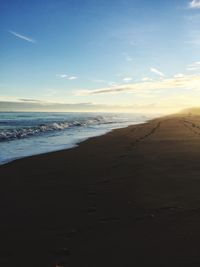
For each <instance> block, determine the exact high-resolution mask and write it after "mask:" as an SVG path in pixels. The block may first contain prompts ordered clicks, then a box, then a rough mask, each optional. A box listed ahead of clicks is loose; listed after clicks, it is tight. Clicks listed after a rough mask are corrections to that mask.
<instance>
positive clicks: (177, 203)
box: [0, 115, 200, 267]
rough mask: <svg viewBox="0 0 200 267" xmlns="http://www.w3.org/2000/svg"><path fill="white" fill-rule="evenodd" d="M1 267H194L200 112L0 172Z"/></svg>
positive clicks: (197, 257)
mask: <svg viewBox="0 0 200 267" xmlns="http://www.w3.org/2000/svg"><path fill="white" fill-rule="evenodd" d="M0 177H1V182H0V206H1V208H0V210H1V220H0V232H1V233H0V237H1V238H0V244H1V246H0V266H6V267H11V266H12V267H13V266H14V267H25V266H26V267H27V266H28V267H51V266H52V267H53V266H54V267H56V266H64V267H68V266H69V267H110V266H113V267H114V266H115V267H116V266H119V267H125V266H137V267H140V266H170V267H172V266H176V267H177V266H181V267H183V266H188V267H189V266H190V267H191V266H200V253H199V246H200V116H184V115H174V116H168V117H163V118H159V119H155V120H152V121H150V122H148V123H144V124H140V125H135V126H129V127H127V128H124V129H117V130H114V131H112V132H110V133H108V134H106V135H104V136H101V137H96V138H91V139H89V140H87V141H85V142H83V143H81V144H80V145H79V147H77V148H74V149H69V150H63V151H59V152H53V153H48V154H44V155H38V156H33V157H28V158H24V159H21V160H16V161H14V162H11V163H9V164H6V165H3V166H1V167H0Z"/></svg>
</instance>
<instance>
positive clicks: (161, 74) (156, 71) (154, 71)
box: [150, 68, 165, 77]
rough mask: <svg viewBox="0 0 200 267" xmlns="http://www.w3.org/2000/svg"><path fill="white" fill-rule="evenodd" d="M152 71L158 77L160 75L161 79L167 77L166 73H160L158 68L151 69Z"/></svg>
mask: <svg viewBox="0 0 200 267" xmlns="http://www.w3.org/2000/svg"><path fill="white" fill-rule="evenodd" d="M150 71H151V72H153V73H155V74H156V75H159V76H160V77H164V76H165V74H164V73H162V72H161V71H159V70H158V69H156V68H150Z"/></svg>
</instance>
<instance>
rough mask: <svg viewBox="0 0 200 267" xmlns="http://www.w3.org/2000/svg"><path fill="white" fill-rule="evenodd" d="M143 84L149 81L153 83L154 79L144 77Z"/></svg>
mask: <svg viewBox="0 0 200 267" xmlns="http://www.w3.org/2000/svg"><path fill="white" fill-rule="evenodd" d="M142 81H143V82H149V81H153V79H151V78H149V77H144V78H142Z"/></svg>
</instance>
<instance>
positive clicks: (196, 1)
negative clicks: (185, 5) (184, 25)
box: [189, 0, 200, 9]
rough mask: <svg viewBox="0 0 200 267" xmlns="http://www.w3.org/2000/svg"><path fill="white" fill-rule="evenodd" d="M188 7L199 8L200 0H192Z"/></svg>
mask: <svg viewBox="0 0 200 267" xmlns="http://www.w3.org/2000/svg"><path fill="white" fill-rule="evenodd" d="M189 7H190V8H194V9H198V8H200V0H192V1H190V3H189Z"/></svg>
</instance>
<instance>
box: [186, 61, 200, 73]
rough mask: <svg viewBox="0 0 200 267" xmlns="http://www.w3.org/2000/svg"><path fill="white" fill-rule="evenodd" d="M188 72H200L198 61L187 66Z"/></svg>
mask: <svg viewBox="0 0 200 267" xmlns="http://www.w3.org/2000/svg"><path fill="white" fill-rule="evenodd" d="M187 70H188V71H196V70H200V61H196V62H193V63H192V64H190V65H188V66H187Z"/></svg>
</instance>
